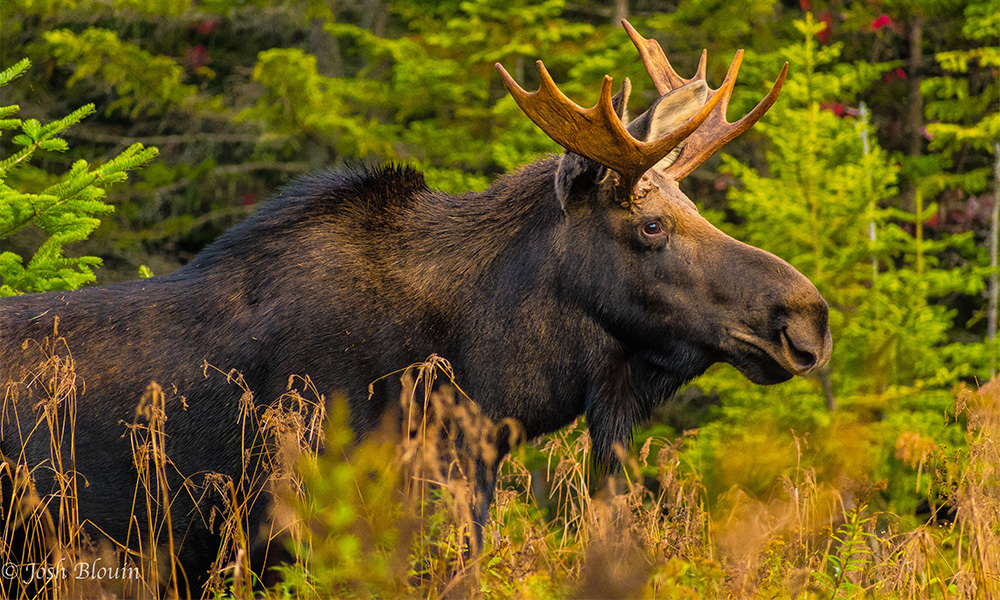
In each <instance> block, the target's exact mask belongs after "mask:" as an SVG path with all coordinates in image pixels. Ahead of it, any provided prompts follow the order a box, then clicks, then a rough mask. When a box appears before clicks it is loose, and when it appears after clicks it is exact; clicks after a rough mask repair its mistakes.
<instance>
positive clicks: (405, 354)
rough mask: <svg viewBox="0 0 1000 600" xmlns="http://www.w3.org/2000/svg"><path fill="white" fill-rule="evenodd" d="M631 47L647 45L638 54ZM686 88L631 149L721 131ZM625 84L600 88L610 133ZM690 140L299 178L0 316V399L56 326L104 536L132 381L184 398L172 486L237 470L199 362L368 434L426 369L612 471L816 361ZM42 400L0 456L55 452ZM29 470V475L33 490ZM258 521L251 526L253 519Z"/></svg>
mask: <svg viewBox="0 0 1000 600" xmlns="http://www.w3.org/2000/svg"><path fill="white" fill-rule="evenodd" d="M630 33H633V32H632V31H631V30H630ZM636 36H637V34H635V35H634V36H633V39H636ZM638 40H639V41H637V42H636V43H637V45H639V46H640V50H643V47H646V48H647V52H648V48H649V46H643V45H642V44H650V43H652V42H647V41H645V40H642V39H641V38H638ZM640 42H642V44H640ZM656 48H657V49H658V46H657V47H656ZM648 64H649V63H647V65H648ZM670 72H671V73H672V70H671V71H670ZM700 72H701V78H700V79H697V78H696V80H691V81H688V80H680V83H678V82H673V83H672V84H670V86H669V87H667V89H666V90H661V93H662V94H663V95H662V97H661V98H660V99H659V100H658V101H657V103H656V104H655V105H654V106H653V107H652V108H650V109H649V110H648V111H647V112H646V113H645V114H643V115H642V116H641V117H639V118H638V119H636V120H635V121H632V122H631V123H628V125H627V126H628V134H629V135H630V136H632V137H633V138H635V139H637V140H639V141H640V142H642V141H643V140H651V141H653V142H655V141H656V140H659V139H661V138H662V137H663V136H664V134H665V133H667V134H670V132H674V131H677V130H680V129H684V128H687V129H690V130H691V131H697V129H698V127H699V126H700V125H701V124H702V122H704V121H705V119H706V118H707V117H706V115H709V116H711V115H713V114H714V115H718V111H716V104H718V103H719V100H718V99H717V96H718V94H716V95H715V96H713V97H712V99H708V98H707V95H708V92H709V91H710V90H708V89H707V86H705V85H704V82H703V79H704V74H703V67H702V69H701V70H700ZM546 77H547V75H545V74H544V71H543V89H544V86H545V85H546V84H545V78H546ZM654 77H655V76H654ZM733 77H735V75H733ZM548 81H551V80H548ZM729 82H730V78H729V77H727V84H724V86H723V87H725V85H729V87H728V90H729V91H730V92H731V89H732V86H731V83H729ZM508 87H511V85H510V83H508ZM658 87H659V86H658ZM517 90H519V88H517ZM517 90H515V89H514V88H511V91H512V93H513V94H514V95H515V98H516V99H518V102H519V104H520V103H522V100H523V97H519V96H518V93H517ZM521 92H522V93H523V90H522V91H521ZM627 92H628V89H627V85H626V88H625V89H624V93H621V94H619V95H618V96H617V97H616V98H615V100H614V101H612V99H611V98H610V94H609V93H607V85H606V86H605V90H604V91H603V92H602V104H601V106H603V105H606V106H607V107H608V109H613V111H614V113H613V114H614V118H615V119H616V120H617V119H621V117H622V115H623V113H624V104H625V102H626V101H627ZM774 93H775V94H776V92H774ZM539 94H541V92H539ZM528 96H530V95H528ZM726 99H727V98H726ZM772 101H773V100H772ZM768 106H769V104H768ZM522 107H524V104H522ZM577 108H578V107H577ZM766 108H767V106H765V107H764V110H766ZM591 110H595V109H591ZM721 110H722V112H724V110H725V102H723V103H722V109H721ZM525 111H526V112H528V114H529V116H531V117H532V118H533V119H535V120H536V122H538V119H536V117H535V115H533V114H532V112H531V111H530V110H529V109H525ZM758 112H759V113H761V114H762V112H763V111H758ZM759 116H760V114H757V115H756V116H755V118H754V119H752V120H753V121H755V120H756V118H759ZM698 119H700V121H698ZM542 120H543V121H544V119H542ZM695 121H697V123H695V124H694V125H693V126H692V123H693V122H695ZM722 122H723V123H724V122H725V121H724V116H723V118H722ZM618 123H619V125H620V126H621V127H624V126H625V124H624V122H623V121H621V120H619V121H618ZM709 123H711V121H709ZM741 123H742V122H741ZM540 124H541V123H540ZM751 124H752V122H751ZM542 126H543V129H545V127H546V126H545V125H542ZM707 126H708V125H705V127H707ZM741 126H742V125H741ZM746 127H749V125H746V126H745V127H743V128H744V129H745V128H746ZM546 131H547V132H549V131H548V130H546ZM691 131H688V132H687V136H684V137H683V138H682V139H686V138H687V137H688V136H690V133H691ZM549 133H550V135H552V137H553V138H555V139H556V140H557V141H559V142H560V143H564V142H563V140H561V139H560V135H561V134H559V133H556V134H553V133H552V132H549ZM730 137H734V136H730ZM706 139H707V138H706ZM701 141H703V140H701ZM701 141H699V138H696V137H690V139H687V146H681V145H680V143H677V144H674V146H673V147H672V148H668V149H666V150H664V149H663V148H658V149H657V152H659V153H661V154H660V155H659V156H655V155H653V156H652V157H650V156H646V155H644V158H643V161H641V164H638V166H636V165H629V164H624V163H616V162H615V161H614V160H605V159H604V157H603V156H601V155H598V156H596V157H595V156H587V155H585V154H583V153H580V152H577V151H572V150H579V148H576V147H574V146H573V145H572V144H571V143H564V145H565V146H567V148H569V149H570V150H568V151H567V153H566V154H564V155H562V156H559V157H552V158H547V159H543V160H541V161H539V162H536V163H533V164H530V165H527V166H525V167H523V168H521V169H520V170H518V171H516V172H514V173H512V174H509V175H506V176H504V177H502V178H500V179H499V180H498V181H497V182H496V183H495V184H494V185H493V186H492V187H490V188H489V189H488V190H486V191H485V192H482V193H469V194H464V195H461V196H450V195H447V194H443V193H440V192H436V191H432V190H430V189H428V187H427V186H426V184H425V183H424V180H423V177H422V176H421V175H420V174H419V173H417V172H415V171H413V170H411V169H409V168H406V167H396V166H387V167H381V168H376V169H371V170H362V171H352V172H335V171H331V172H327V173H323V174H319V175H314V176H311V177H308V178H304V179H302V180H299V181H298V182H296V183H293V184H292V185H291V186H289V187H288V188H287V189H285V190H284V191H283V192H282V193H281V194H279V195H278V196H277V197H276V198H275V199H273V200H272V201H270V202H269V203H267V204H266V205H265V206H264V207H262V208H261V209H260V211H259V212H258V213H257V214H255V215H254V216H252V217H250V218H248V219H247V220H246V221H244V222H243V223H241V224H239V225H237V226H235V227H234V228H232V229H231V230H229V231H228V232H227V233H226V234H224V235H223V236H222V237H221V238H220V239H219V240H218V241H216V242H215V243H214V244H212V245H211V246H209V247H208V248H207V249H206V250H204V251H203V252H202V253H200V254H199V255H198V256H197V257H195V258H194V259H193V260H192V261H191V263H189V264H188V265H186V266H185V267H183V268H182V269H180V270H178V271H176V272H174V273H171V274H168V275H162V276H157V277H153V278H150V279H145V280H139V281H132V282H126V283H118V284H111V285H106V286H101V287H95V288H89V289H82V290H77V291H72V292H52V293H48V294H38V295H26V296H20V297H14V298H7V299H4V300H3V301H0V385H3V384H4V383H5V382H7V381H8V380H18V379H19V378H23V374H24V373H26V372H27V371H28V370H30V369H31V368H33V367H34V366H35V365H36V364H37V359H38V356H39V355H38V353H37V351H33V350H32V348H34V346H32V344H30V343H29V344H27V345H25V344H24V341H25V340H41V339H43V338H45V337H51V336H52V335H53V331H54V326H56V319H58V322H57V327H58V334H59V335H60V336H62V337H64V338H65V340H66V344H67V347H68V348H69V350H70V351H71V352H72V356H73V359H74V361H75V364H76V374H77V376H78V380H79V382H80V384H81V385H80V390H81V393H80V394H79V398H78V400H77V402H78V408H77V417H76V438H75V444H76V452H75V456H76V463H75V471H76V472H77V473H78V474H79V476H80V477H81V478H82V479H84V480H85V481H86V485H85V486H84V485H81V486H80V488H79V490H78V495H79V511H80V516H81V518H83V519H86V520H88V521H89V522H91V523H93V524H94V525H95V526H96V527H98V528H99V529H100V531H102V532H104V533H105V534H107V535H108V536H110V537H111V538H113V539H118V540H123V539H125V537H126V534H127V533H128V523H127V522H126V521H125V518H124V515H128V514H130V512H131V511H132V508H133V506H132V502H133V492H134V484H135V466H134V465H133V462H132V461H133V459H132V450H131V448H130V445H129V440H128V438H127V436H126V435H124V433H125V428H124V426H123V423H132V422H133V421H134V420H135V410H136V403H137V400H138V398H139V397H140V396H141V395H142V394H143V391H144V390H145V389H146V386H147V385H148V384H149V382H150V381H153V380H155V381H156V382H158V383H159V384H160V385H161V386H163V388H164V389H165V390H168V393H172V394H174V395H176V396H183V397H184V406H183V407H181V405H180V404H179V403H175V405H174V406H173V408H171V405H170V404H168V417H167V421H166V425H165V428H166V436H167V437H166V443H167V446H166V453H167V455H168V456H169V458H170V460H171V461H172V463H173V464H175V465H176V466H177V468H178V469H179V470H180V471H181V472H182V473H184V474H185V475H191V474H195V473H202V472H219V473H224V474H228V475H230V476H237V475H238V473H239V469H240V465H241V457H242V453H243V443H242V442H241V429H240V424H239V422H238V415H239V411H240V406H239V405H240V396H241V391H240V390H239V389H237V388H235V387H234V386H233V385H232V384H231V383H230V382H228V381H227V380H226V378H225V377H221V376H212V374H211V373H208V372H207V371H206V368H205V365H206V363H207V364H209V365H212V366H214V367H217V368H219V369H222V370H223V371H225V370H228V369H236V370H238V371H239V372H240V373H241V374H242V376H243V378H244V379H245V381H246V384H247V387H248V388H249V389H250V390H253V392H254V394H255V397H256V398H257V399H263V400H271V399H275V398H278V397H279V396H280V395H281V394H282V393H283V392H284V391H285V390H286V386H287V382H288V379H289V376H291V375H293V374H308V375H309V377H310V378H311V379H312V381H313V382H314V384H315V386H316V389H318V390H319V391H321V392H322V393H324V394H327V395H328V396H330V397H332V396H334V395H336V394H338V393H340V394H343V395H344V396H346V398H347V399H348V402H349V406H350V423H351V426H352V429H353V430H354V431H355V433H356V434H358V435H360V436H363V435H365V434H366V433H368V432H370V431H372V430H373V429H374V428H375V427H376V426H377V424H378V423H379V421H380V419H381V418H382V415H383V414H384V413H385V411H386V408H387V403H388V402H391V401H394V400H395V399H396V398H398V391H399V380H398V378H394V377H382V376H384V375H386V374H389V373H392V372H395V371H398V370H399V369H400V368H402V367H405V366H407V365H410V364H413V363H415V362H419V361H421V360H424V359H425V358H426V357H428V356H429V355H431V354H438V355H440V356H443V357H445V358H447V359H448V360H449V361H450V362H451V364H452V366H453V368H454V372H455V373H456V376H457V381H458V383H459V384H460V385H461V386H462V389H463V390H464V391H465V392H466V393H468V395H469V396H470V397H471V398H473V399H474V400H475V401H476V402H477V403H478V404H479V405H480V407H481V408H482V410H483V412H484V413H485V414H486V415H487V416H489V417H491V418H492V419H494V420H497V421H499V420H500V419H504V418H513V419H515V420H516V421H518V422H519V423H520V424H521V425H522V426H523V428H524V430H525V433H526V434H527V436H529V437H534V436H537V435H540V434H543V433H546V432H550V431H554V430H556V429H558V428H560V427H562V426H564V425H566V424H568V423H570V422H571V421H573V420H574V419H575V418H576V417H577V416H579V415H581V414H584V415H586V418H587V422H588V427H589V430H590V434H591V437H592V439H593V443H594V452H595V455H596V457H597V458H598V460H600V461H602V462H604V463H606V464H607V463H610V462H613V460H614V452H613V446H614V445H615V444H616V443H620V444H623V445H625V444H627V442H628V440H629V437H630V435H631V432H632V430H633V428H634V427H635V426H636V425H638V424H639V423H640V422H641V421H642V420H643V419H645V418H647V417H648V416H649V414H650V413H651V411H652V409H653V407H654V406H655V405H656V404H657V403H658V402H660V401H662V400H663V399H665V398H669V396H670V395H671V394H672V393H673V392H674V391H675V390H676V389H677V388H678V387H679V386H681V385H682V384H683V383H684V382H686V381H688V380H690V379H692V378H693V377H696V376H698V375H700V374H701V373H703V372H704V371H705V369H707V368H708V367H709V366H710V365H711V364H713V363H715V362H719V361H725V362H730V363H732V364H734V365H735V366H736V367H737V368H739V369H740V370H741V372H743V373H744V374H745V375H746V376H747V377H749V378H750V379H751V380H753V381H755V382H758V383H764V384H770V383H777V382H780V381H784V380H786V379H788V378H790V377H791V376H793V375H795V374H799V375H802V374H807V373H809V372H812V371H813V370H814V369H816V368H817V367H819V366H822V365H823V364H825V363H826V361H827V360H828V359H829V355H830V351H831V342H830V334H829V330H828V328H827V308H826V304H825V302H824V301H823V299H822V297H821V296H820V294H819V293H818V292H817V291H816V289H815V287H814V286H813V285H812V284H811V283H810V282H809V281H808V280H807V279H806V278H805V277H804V276H802V275H801V274H800V273H798V271H796V270H795V269H794V268H792V267H791V266H790V265H788V264H787V263H786V262H784V261H783V260H781V259H779V258H777V257H775V256H773V255H771V254H769V253H767V252H764V251H762V250H759V249H756V248H753V247H750V246H747V245H746V244H743V243H741V242H738V241H736V240H734V239H732V238H730V237H729V236H726V235H725V234H723V233H722V232H721V231H719V230H718V229H716V228H714V227H713V226H712V225H710V224H709V223H708V222H707V221H705V220H704V218H702V217H701V216H700V215H699V214H698V211H697V209H696V208H695V206H694V204H693V203H692V202H691V201H690V200H688V199H687V198H686V197H685V196H684V195H683V194H682V193H681V192H680V189H679V187H678V184H677V181H678V180H679V179H680V178H681V177H683V175H684V174H686V172H689V171H690V170H691V169H693V168H694V166H696V165H697V163H698V162H700V161H701V160H704V158H705V155H706V151H704V150H703V149H702V147H701V146H700V145H699V144H701ZM702 145H703V144H702ZM678 148H680V151H679V152H678V151H677V149H678ZM715 149H717V147H716V148H715ZM689 151H690V153H691V154H690V156H688V157H687V158H685V154H686V153H687V152H689ZM711 152H714V149H712V150H711V151H709V152H707V153H709V154H710V153H711ZM653 159H655V160H653ZM647 162H648V163H649V164H645V163H647ZM608 163H613V164H608ZM678 169H680V171H678ZM684 170H686V171H684ZM678 173H681V174H680V175H678ZM373 382H375V383H374V388H373V392H374V393H370V392H369V386H370V385H371V384H372V383H373ZM38 394H41V392H38ZM39 400H40V395H36V396H35V397H28V398H24V397H21V398H18V399H17V402H16V403H15V407H14V410H9V409H6V408H5V410H4V411H3V413H2V422H0V428H2V429H0V450H2V452H3V456H4V457H8V458H13V459H17V457H19V456H20V457H21V460H22V461H23V462H25V463H26V464H27V465H28V466H29V468H30V467H34V466H36V465H39V464H42V463H44V462H45V461H47V460H50V457H51V450H50V447H49V440H48V439H47V438H43V437H41V436H36V437H33V438H31V439H30V440H29V441H28V442H27V443H24V434H23V432H22V431H21V430H20V429H19V427H23V426H24V423H33V422H34V421H35V420H36V418H37V414H36V413H35V412H34V405H35V404H36V403H37V402H38V401H39ZM45 473H46V470H45V469H40V470H38V472H37V473H36V474H35V477H36V479H37V481H38V485H39V489H40V490H41V491H43V492H44V491H45V490H46V489H49V488H47V487H46V486H49V487H51V476H50V475H49V476H47V475H46V474H45ZM176 477H179V476H176ZM179 484H180V482H179V480H175V481H173V482H172V486H174V487H176V486H179ZM488 492H489V494H491V493H492V490H488ZM486 508H488V505H486V506H483V507H480V510H481V514H479V515H478V518H479V519H485V513H484V512H482V511H485V509H486ZM8 514H10V513H9V511H8V508H7V507H5V508H4V515H5V518H6V516H7V515H8ZM171 514H172V523H173V528H174V531H175V532H177V533H176V536H175V537H176V538H177V539H178V540H180V541H182V543H181V544H180V545H181V550H180V558H181V561H182V563H183V565H184V567H185V570H186V572H187V573H188V574H189V576H190V577H192V579H198V578H200V577H203V574H204V572H205V570H206V569H207V567H208V565H209V564H210V562H211V560H212V559H213V558H214V556H215V553H216V552H217V550H218V538H217V537H215V536H214V535H212V534H210V533H209V531H208V530H207V527H206V525H205V523H204V515H203V514H202V513H199V512H198V511H197V510H196V509H195V507H194V505H193V504H192V503H188V504H185V503H183V502H179V503H178V504H177V505H176V506H175V507H174V508H172V513H171ZM263 518H264V513H263V509H262V508H261V509H258V510H256V512H255V513H254V514H253V515H252V516H251V521H252V522H251V523H249V524H248V526H250V527H254V526H259V525H260V522H261V521H262V520H263Z"/></svg>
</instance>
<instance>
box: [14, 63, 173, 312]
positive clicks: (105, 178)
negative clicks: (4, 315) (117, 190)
mask: <svg viewBox="0 0 1000 600" xmlns="http://www.w3.org/2000/svg"><path fill="white" fill-rule="evenodd" d="M29 66H30V62H29V61H28V59H24V60H22V61H20V62H19V63H17V64H16V65H14V66H12V67H10V68H8V69H6V70H4V71H3V72H2V73H0V85H5V84H7V83H8V82H10V81H11V80H13V79H14V78H16V77H18V76H20V75H22V74H23V73H24V72H25V71H26V70H27V69H28V67H29ZM19 110H20V107H19V106H16V105H14V106H4V107H0V119H2V120H0V132H4V131H10V130H16V129H17V128H20V129H21V132H22V133H20V134H17V135H15V136H14V138H13V140H12V141H13V143H14V145H16V146H20V147H21V149H20V150H18V151H16V152H15V153H14V154H12V155H11V156H8V157H6V158H3V159H0V239H4V238H8V237H10V236H11V235H13V234H14V233H16V232H17V231H19V230H21V229H22V228H24V227H27V226H29V225H32V226H34V227H37V228H38V229H40V230H41V231H43V232H44V233H45V235H46V236H47V237H46V239H45V241H44V242H42V243H41V245H39V247H38V249H37V250H36V251H35V252H34V254H33V255H32V257H31V259H30V260H29V261H28V263H27V264H24V260H23V258H22V257H21V256H20V255H18V254H15V253H13V252H9V251H6V252H3V253H0V282H2V283H0V296H11V295H14V294H20V293H24V292H48V291H52V290H72V289H76V288H78V287H80V286H81V285H84V284H86V283H90V282H93V281H94V280H95V277H94V271H93V268H94V267H95V266H98V265H100V264H101V259H99V258H97V257H96V256H81V257H77V258H72V257H67V256H64V255H63V246H64V245H66V244H68V243H72V242H79V241H81V240H84V239H86V238H87V237H88V236H89V235H90V234H91V233H92V232H93V231H94V229H96V228H97V226H98V225H99V224H100V218H99V216H100V215H105V214H108V213H110V212H112V211H113V210H114V207H113V206H111V205H109V204H107V203H105V202H104V198H105V195H106V193H107V192H106V190H107V188H108V187H109V186H111V185H112V184H115V183H118V182H121V181H124V180H125V178H126V173H127V172H128V171H131V170H134V169H136V168H137V167H139V166H141V165H142V164H144V163H146V162H148V161H149V160H151V159H152V158H153V157H154V156H156V149H155V148H143V146H142V144H133V145H132V146H130V147H129V148H127V149H126V150H125V151H123V152H122V153H121V154H119V155H118V156H116V157H114V158H112V159H111V160H109V161H107V162H105V163H104V164H102V165H99V166H91V165H89V164H88V163H87V161H85V160H78V161H76V162H74V163H73V166H72V168H71V169H70V170H69V172H68V173H66V174H65V176H63V177H62V178H60V180H59V181H58V182H57V183H54V184H52V185H48V186H46V187H44V188H43V189H41V190H39V191H37V192H31V191H27V190H19V189H15V188H13V187H11V186H10V185H9V184H8V183H7V181H8V180H9V179H10V176H11V174H12V173H13V172H14V171H15V170H17V169H19V168H21V169H23V168H24V167H25V166H26V165H27V164H28V163H29V161H30V160H31V159H32V157H33V156H34V155H35V153H36V152H37V151H42V152H46V151H47V152H65V151H66V150H68V148H69V145H68V144H67V143H66V140H65V139H63V138H61V137H58V136H59V135H60V134H62V133H63V132H65V130H66V129H68V128H69V127H71V126H72V125H75V124H76V123H78V122H79V121H80V120H81V119H83V118H84V117H86V116H87V115H90V114H92V113H93V112H94V106H93V104H88V105H86V106H83V107H80V108H78V109H77V110H75V111H73V112H72V113H70V114H69V115H68V116H66V117H64V118H62V119H59V120H57V121H53V122H51V123H48V124H47V125H42V124H41V123H39V122H38V120H36V119H28V120H26V121H22V120H21V119H17V118H14V117H15V115H17V114H18V111H19Z"/></svg>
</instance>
